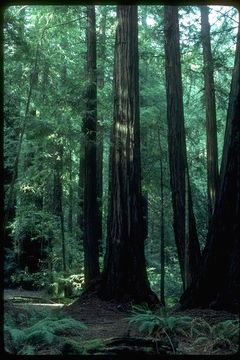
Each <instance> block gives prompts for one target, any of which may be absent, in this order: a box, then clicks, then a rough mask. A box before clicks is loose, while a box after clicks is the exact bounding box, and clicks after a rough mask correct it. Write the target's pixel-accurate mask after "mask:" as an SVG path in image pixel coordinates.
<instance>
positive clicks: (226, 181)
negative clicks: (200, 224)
mask: <svg viewBox="0 0 240 360" xmlns="http://www.w3.org/2000/svg"><path fill="white" fill-rule="evenodd" d="M239 119H240V25H239V31H238V41H237V48H236V57H235V66H234V71H233V77H232V83H231V92H230V99H229V106H228V114H227V124H226V133H225V139H224V147H223V157H222V164H221V175H220V184H219V190H218V193H217V198H216V204H215V212H214V214H213V216H212V219H211V221H210V224H209V229H208V235H207V241H206V247H205V249H204V252H203V257H202V262H201V268H200V270H201V271H200V273H199V276H198V278H197V280H195V281H194V282H193V283H192V284H191V286H190V287H189V288H188V289H187V290H186V291H185V293H184V294H183V295H182V297H181V299H180V303H181V305H182V308H183V309H186V308H193V307H211V308H215V309H224V310H229V311H234V312H239V292H240V285H239V284H240V246H239V243H240V225H239V218H240V122H239Z"/></svg>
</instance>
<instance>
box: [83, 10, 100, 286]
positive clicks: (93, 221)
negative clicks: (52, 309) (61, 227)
mask: <svg viewBox="0 0 240 360" xmlns="http://www.w3.org/2000/svg"><path fill="white" fill-rule="evenodd" d="M86 38H87V88H86V94H85V101H86V111H85V115H84V118H83V133H84V161H83V164H82V165H83V169H82V170H83V174H82V175H81V176H84V196H83V199H84V206H83V215H84V238H83V245H84V278H85V285H86V286H88V285H89V283H90V282H91V281H92V280H93V279H95V278H96V277H97V276H98V275H99V261H98V237H97V214H98V209H97V172H96V124H97V74H96V16H95V6H94V5H89V6H87V33H86Z"/></svg>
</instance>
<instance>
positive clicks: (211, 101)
mask: <svg viewBox="0 0 240 360" xmlns="http://www.w3.org/2000/svg"><path fill="white" fill-rule="evenodd" d="M200 9H201V36H202V46H203V59H204V83H205V85H204V89H205V103H206V130H207V174H208V207H209V217H211V215H212V213H213V211H214V205H215V201H216V193H217V188H218V180H219V174H218V148H217V125H216V101H215V87H214V76H213V59H212V51H211V40H210V25H209V21H208V13H209V9H208V7H207V6H200Z"/></svg>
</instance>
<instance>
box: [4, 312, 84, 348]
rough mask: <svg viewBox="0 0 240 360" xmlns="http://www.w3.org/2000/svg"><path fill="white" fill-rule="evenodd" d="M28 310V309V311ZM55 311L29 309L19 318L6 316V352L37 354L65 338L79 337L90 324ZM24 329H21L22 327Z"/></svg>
mask: <svg viewBox="0 0 240 360" xmlns="http://www.w3.org/2000/svg"><path fill="white" fill-rule="evenodd" d="M26 309H28V308H26ZM63 316H64V315H62V314H60V313H57V312H53V311H51V310H45V311H37V310H32V309H31V310H30V309H28V310H27V313H23V314H21V313H19V315H18V316H17V317H14V318H13V316H12V315H11V314H8V313H6V314H5V322H4V338H5V349H6V350H7V351H8V352H13V353H14V354H21V355H28V354H30V353H31V354H34V353H37V351H38V349H39V348H44V347H48V346H50V345H51V346H52V345H53V344H54V346H58V345H59V343H60V342H61V338H62V336H64V337H66V339H67V338H68V337H69V336H79V335H81V333H82V330H84V329H86V325H85V324H83V323H82V322H80V321H77V320H75V319H73V318H71V317H69V316H66V317H63ZM20 327H21V328H20Z"/></svg>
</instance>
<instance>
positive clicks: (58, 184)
mask: <svg viewBox="0 0 240 360" xmlns="http://www.w3.org/2000/svg"><path fill="white" fill-rule="evenodd" d="M56 155H57V156H56V164H55V171H54V180H53V214H54V215H56V216H57V217H58V218H59V221H60V230H61V240H62V266H63V271H64V273H65V272H66V270H67V267H66V251H65V232H64V216H63V206H62V181H61V175H62V170H63V169H62V167H63V144H58V145H57V151H56Z"/></svg>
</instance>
